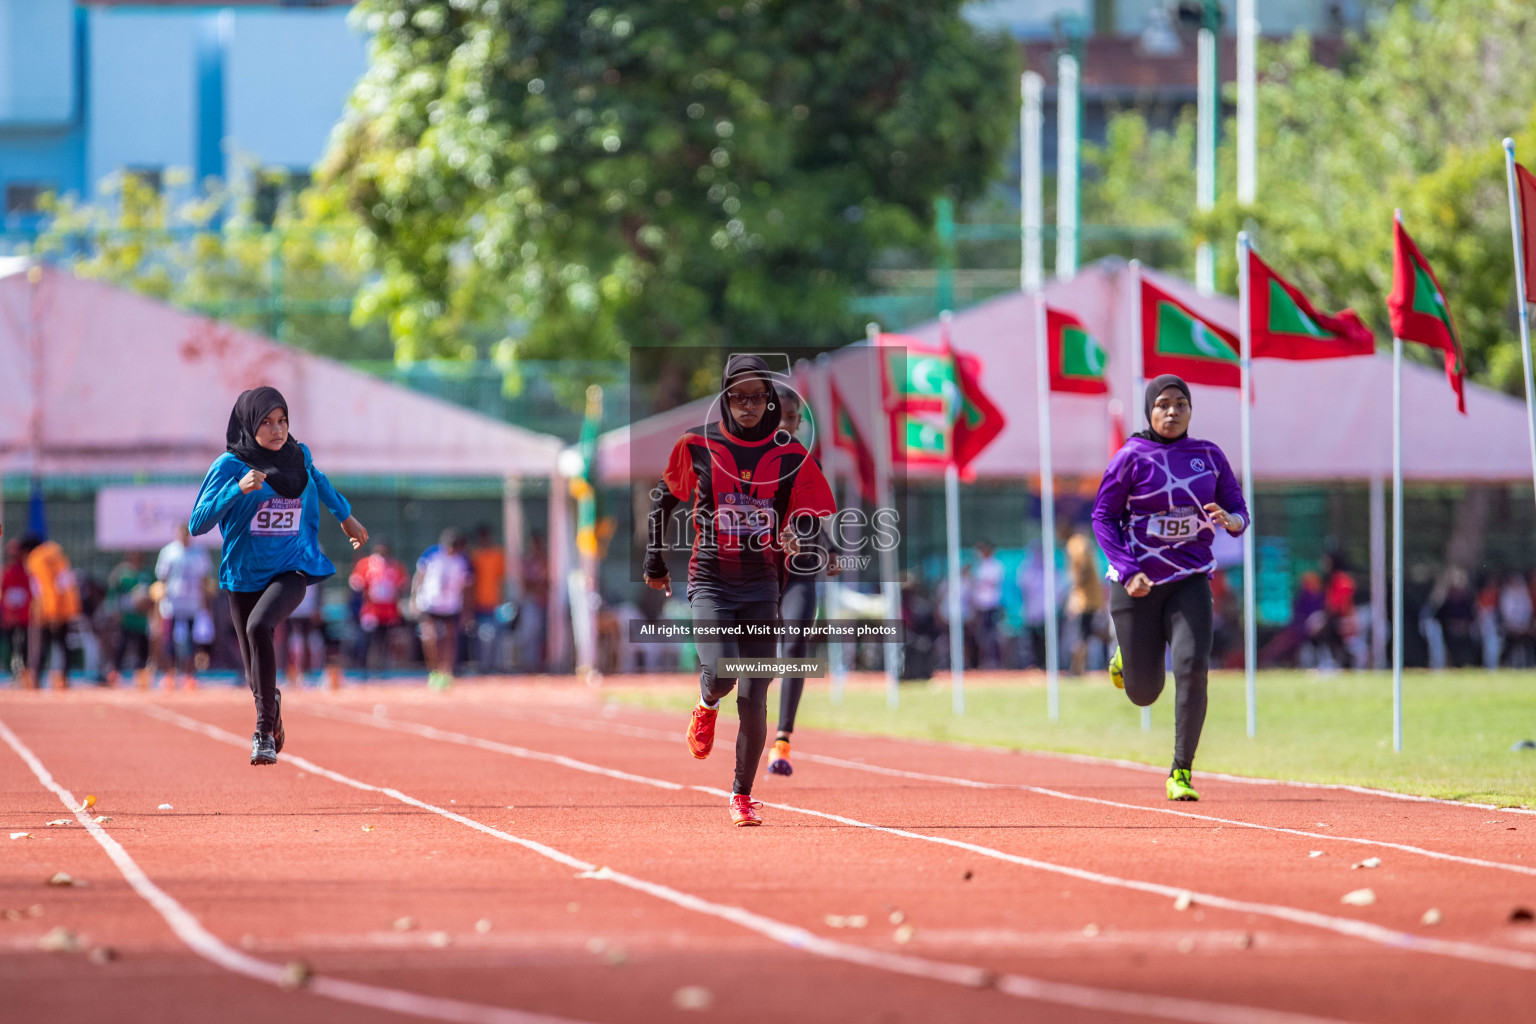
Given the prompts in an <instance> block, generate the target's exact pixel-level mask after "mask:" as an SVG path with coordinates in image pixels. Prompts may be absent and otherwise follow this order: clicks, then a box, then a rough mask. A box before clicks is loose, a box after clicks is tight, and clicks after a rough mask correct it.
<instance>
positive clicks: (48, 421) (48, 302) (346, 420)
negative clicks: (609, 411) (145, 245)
mask: <svg viewBox="0 0 1536 1024" xmlns="http://www.w3.org/2000/svg"><path fill="white" fill-rule="evenodd" d="M260 384H270V385H271V386H273V387H275V388H277V389H278V390H279V391H281V392H282V393H283V395H284V396H285V397H286V398H287V399H288V401H289V402H290V403H291V404H292V408H291V409H290V410H289V412H290V414H291V417H292V420H293V431H294V434H295V435H296V436H297V437H299V438H300V439H301V440H303V441H304V443H305V444H307V445H309V446H310V448H311V449H312V450H313V451H314V453H315V458H316V461H317V462H318V463H319V464H320V466H321V467H322V468H323V469H324V470H325V471H326V472H328V473H368V474H385V473H388V474H435V475H442V476H489V477H498V478H504V477H525V476H528V477H547V476H552V475H554V473H555V458H556V456H557V455H558V454H559V452H560V450H561V448H562V447H563V445H562V443H561V441H560V439H559V438H556V437H552V436H550V435H548V434H539V433H535V432H533V431H530V430H524V429H522V428H519V427H515V426H512V425H510V424H507V423H502V422H500V421H498V420H493V419H491V418H489V417H486V416H482V415H480V414H478V413H475V412H471V411H469V410H467V409H462V408H459V407H458V406H455V405H451V404H449V403H447V402H443V401H439V400H437V399H434V398H431V397H429V396H426V395H422V394H419V393H417V392H414V391H410V390H408V389H405V388H401V387H398V386H396V385H393V384H390V383H388V382H386V381H381V380H378V379H377V378H374V377H370V376H368V375H367V374H364V373H361V372H359V371H356V370H353V369H350V368H349V367H347V366H344V365H342V364H341V363H337V362H334V361H332V360H329V359H323V358H321V357H319V356H314V355H310V354H308V353H305V352H301V351H299V350H297V349H294V348H290V347H288V346H286V345H280V344H278V343H277V342H274V341H270V340H268V339H266V338H263V337H260V336H258V335H255V334H250V333H248V332H245V331H241V330H238V329H236V328H234V327H231V326H229V325H228V324H223V323H220V322H218V321H216V320H210V319H207V318H206V317H201V316H194V315H192V314H189V313H183V312H180V311H178V310H175V309H172V308H170V307H169V306H166V305H163V304H161V303H159V302H155V301H153V300H151V299H147V298H144V297H142V296H139V295H135V294H133V293H131V292H126V291H122V290H120V289H117V288H114V287H112V286H110V285H106V284H102V283H100V282H96V281H87V280H82V279H80V278H76V277H73V276H71V275H69V274H67V273H64V272H62V271H59V270H56V269H53V268H49V267H46V266H34V267H32V268H30V269H29V270H23V271H22V272H19V273H12V274H9V275H6V276H4V277H0V472H6V473H38V474H41V475H44V476H49V475H60V474H121V473H123V472H125V471H128V472H145V473H177V474H180V473H186V474H195V475H199V476H200V475H201V474H202V473H203V472H204V471H206V470H207V468H208V465H209V463H211V462H212V461H213V459H214V458H215V457H216V456H217V455H218V454H219V453H220V452H222V451H223V450H224V427H225V424H226V423H227V422H228V420H229V410H230V407H231V406H232V405H233V404H234V400H235V396H236V395H238V394H239V393H240V392H241V391H243V390H245V389H247V388H250V387H255V386H257V385H260Z"/></svg>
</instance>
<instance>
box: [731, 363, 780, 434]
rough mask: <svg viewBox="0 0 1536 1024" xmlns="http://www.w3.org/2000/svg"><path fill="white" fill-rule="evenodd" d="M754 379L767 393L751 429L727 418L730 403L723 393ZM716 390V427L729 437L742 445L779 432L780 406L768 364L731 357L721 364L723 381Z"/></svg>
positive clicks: (732, 418) (733, 419)
mask: <svg viewBox="0 0 1536 1024" xmlns="http://www.w3.org/2000/svg"><path fill="white" fill-rule="evenodd" d="M753 377H756V378H757V379H759V380H761V381H762V382H763V386H764V387H766V388H767V389H768V407H767V408H765V409H764V410H763V418H762V419H760V420H758V421H757V424H756V425H755V426H752V427H743V426H742V425H741V424H739V423H737V422H736V419H735V417H733V416H732V415H731V407H730V400H729V399H728V398H726V397H725V396H726V392H728V391H730V390H731V387H732V386H733V385H735V384H740V383H742V382H743V381H746V380H750V379H751V378H753ZM722 385H723V386H722V387H721V389H720V427H721V429H723V430H725V431H726V432H727V433H728V434H730V435H731V436H732V437H735V438H739V439H741V440H743V441H761V440H762V439H763V438H765V437H771V436H772V435H773V434H774V432H775V431H777V430H778V429H779V422H780V420H782V419H783V413H784V403H783V402H781V401H780V400H779V393H778V391H777V390H775V389H774V386H773V374H772V371H770V370H769V369H768V364H767V363H765V362H764V361H763V360H762V357H760V356H746V355H735V356H731V357H730V358H729V359H727V360H726V361H725V379H724V380H723V381H722Z"/></svg>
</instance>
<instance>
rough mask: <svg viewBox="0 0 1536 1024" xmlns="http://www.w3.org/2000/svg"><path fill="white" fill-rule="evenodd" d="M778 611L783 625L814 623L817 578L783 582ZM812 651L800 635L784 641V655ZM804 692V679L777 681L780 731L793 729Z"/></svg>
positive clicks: (784, 731)
mask: <svg viewBox="0 0 1536 1024" xmlns="http://www.w3.org/2000/svg"><path fill="white" fill-rule="evenodd" d="M779 614H780V615H781V616H782V617H783V619H784V622H785V623H786V624H790V623H792V624H794V625H797V626H801V627H809V626H812V625H814V624H815V622H816V581H815V579H804V578H801V577H792V578H791V579H790V580H789V582H787V583H785V584H784V593H783V594H782V595H781V596H780V597H779ZM810 653H811V642H810V641H809V640H807V639H806V638H805V636H804V635H803V634H802V635H801V636H797V637H791V638H789V639H787V640H785V641H784V657H786V658H804V657H808V656H809V655H810ZM804 691H805V680H804V679H785V680H784V681H783V682H782V683H780V684H779V732H782V733H791V732H794V731H795V712H797V711H799V710H800V694H801V693H803V692H804Z"/></svg>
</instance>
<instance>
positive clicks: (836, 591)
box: [811, 352, 851, 706]
mask: <svg viewBox="0 0 1536 1024" xmlns="http://www.w3.org/2000/svg"><path fill="white" fill-rule="evenodd" d="M811 390H812V391H813V392H815V395H816V405H815V407H814V408H813V409H812V415H813V418H814V420H813V421H814V422H815V424H816V441H817V443H819V444H820V445H821V453H822V456H823V459H822V462H823V467H822V468H823V469H824V470H825V471H826V475H827V480H828V481H829V483H830V485H831V488H832V493H833V494H834V495H836V494H837V485H838V483H839V482H840V481H845V480H846V479H847V477H848V476H850V475H851V474H848V473H846V472H844V470H843V453H842V452H839V451H838V450H837V443H836V434H837V431H836V426H835V424H834V423H833V422H832V362H831V360H829V359H828V358H827V354H826V353H825V352H823V353H821V354H820V355H818V356H817V357H816V372H815V373H813V374H811ZM846 494H847V487H846V485H845V487H844V495H845V497H844V504H843V505H841V506H839V510H841V509H842V508H846V507H847V504H846V501H847V499H846ZM834 529H835V527H834ZM836 541H837V538H836V537H835V536H834V537H832V538H829V539H828V543H827V548H828V554H833V555H835V554H836V552H835V551H833V550H832V549H833V548H835V547H837V546H838V545H837V543H836ZM826 594H827V618H828V619H836V618H838V617H840V616H841V615H842V612H843V583H842V578H841V577H840V576H828V577H827V590H826ZM845 653H847V652H846V650H845V647H844V645H842V644H835V643H833V642H832V641H831V639H830V638H829V639H828V640H827V662H828V669H829V671H830V672H831V674H832V704H833V705H834V706H841V705H842V703H843V686H844V684H845V683H846V682H847V681H848V666H847V665H846V664H845V663H844V662H843V655H844V654H845Z"/></svg>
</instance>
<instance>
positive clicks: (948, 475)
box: [939, 309, 965, 715]
mask: <svg viewBox="0 0 1536 1024" xmlns="http://www.w3.org/2000/svg"><path fill="white" fill-rule="evenodd" d="M951 319H953V314H951V313H950V311H949V310H947V309H946V310H944V311H943V312H942V313H940V314H939V320H940V321H942V322H943V324H944V336H945V337H946V338H948V337H949V322H950V320H951ZM945 397H946V399H948V400H949V401H950V402H951V403H953V404H952V405H951V410H952V411H954V412H956V413H958V412H959V409H957V408H955V405H958V396H957V395H955V394H953V389H951V394H948V395H946V396H945ZM950 455H951V458H950V460H949V464H948V465H946V466H945V467H944V539H945V546H946V548H947V549H948V554H949V587H948V590H949V594H948V598H949V602H948V603H949V681H950V706H951V708H952V709H953V711H954V713H955V714H957V715H963V714H965V622H964V621H963V620H962V619H961V614H962V613H961V608H960V467H959V466H957V465H955V460H954V458H953V455H954V440H953V434H951V440H950Z"/></svg>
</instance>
